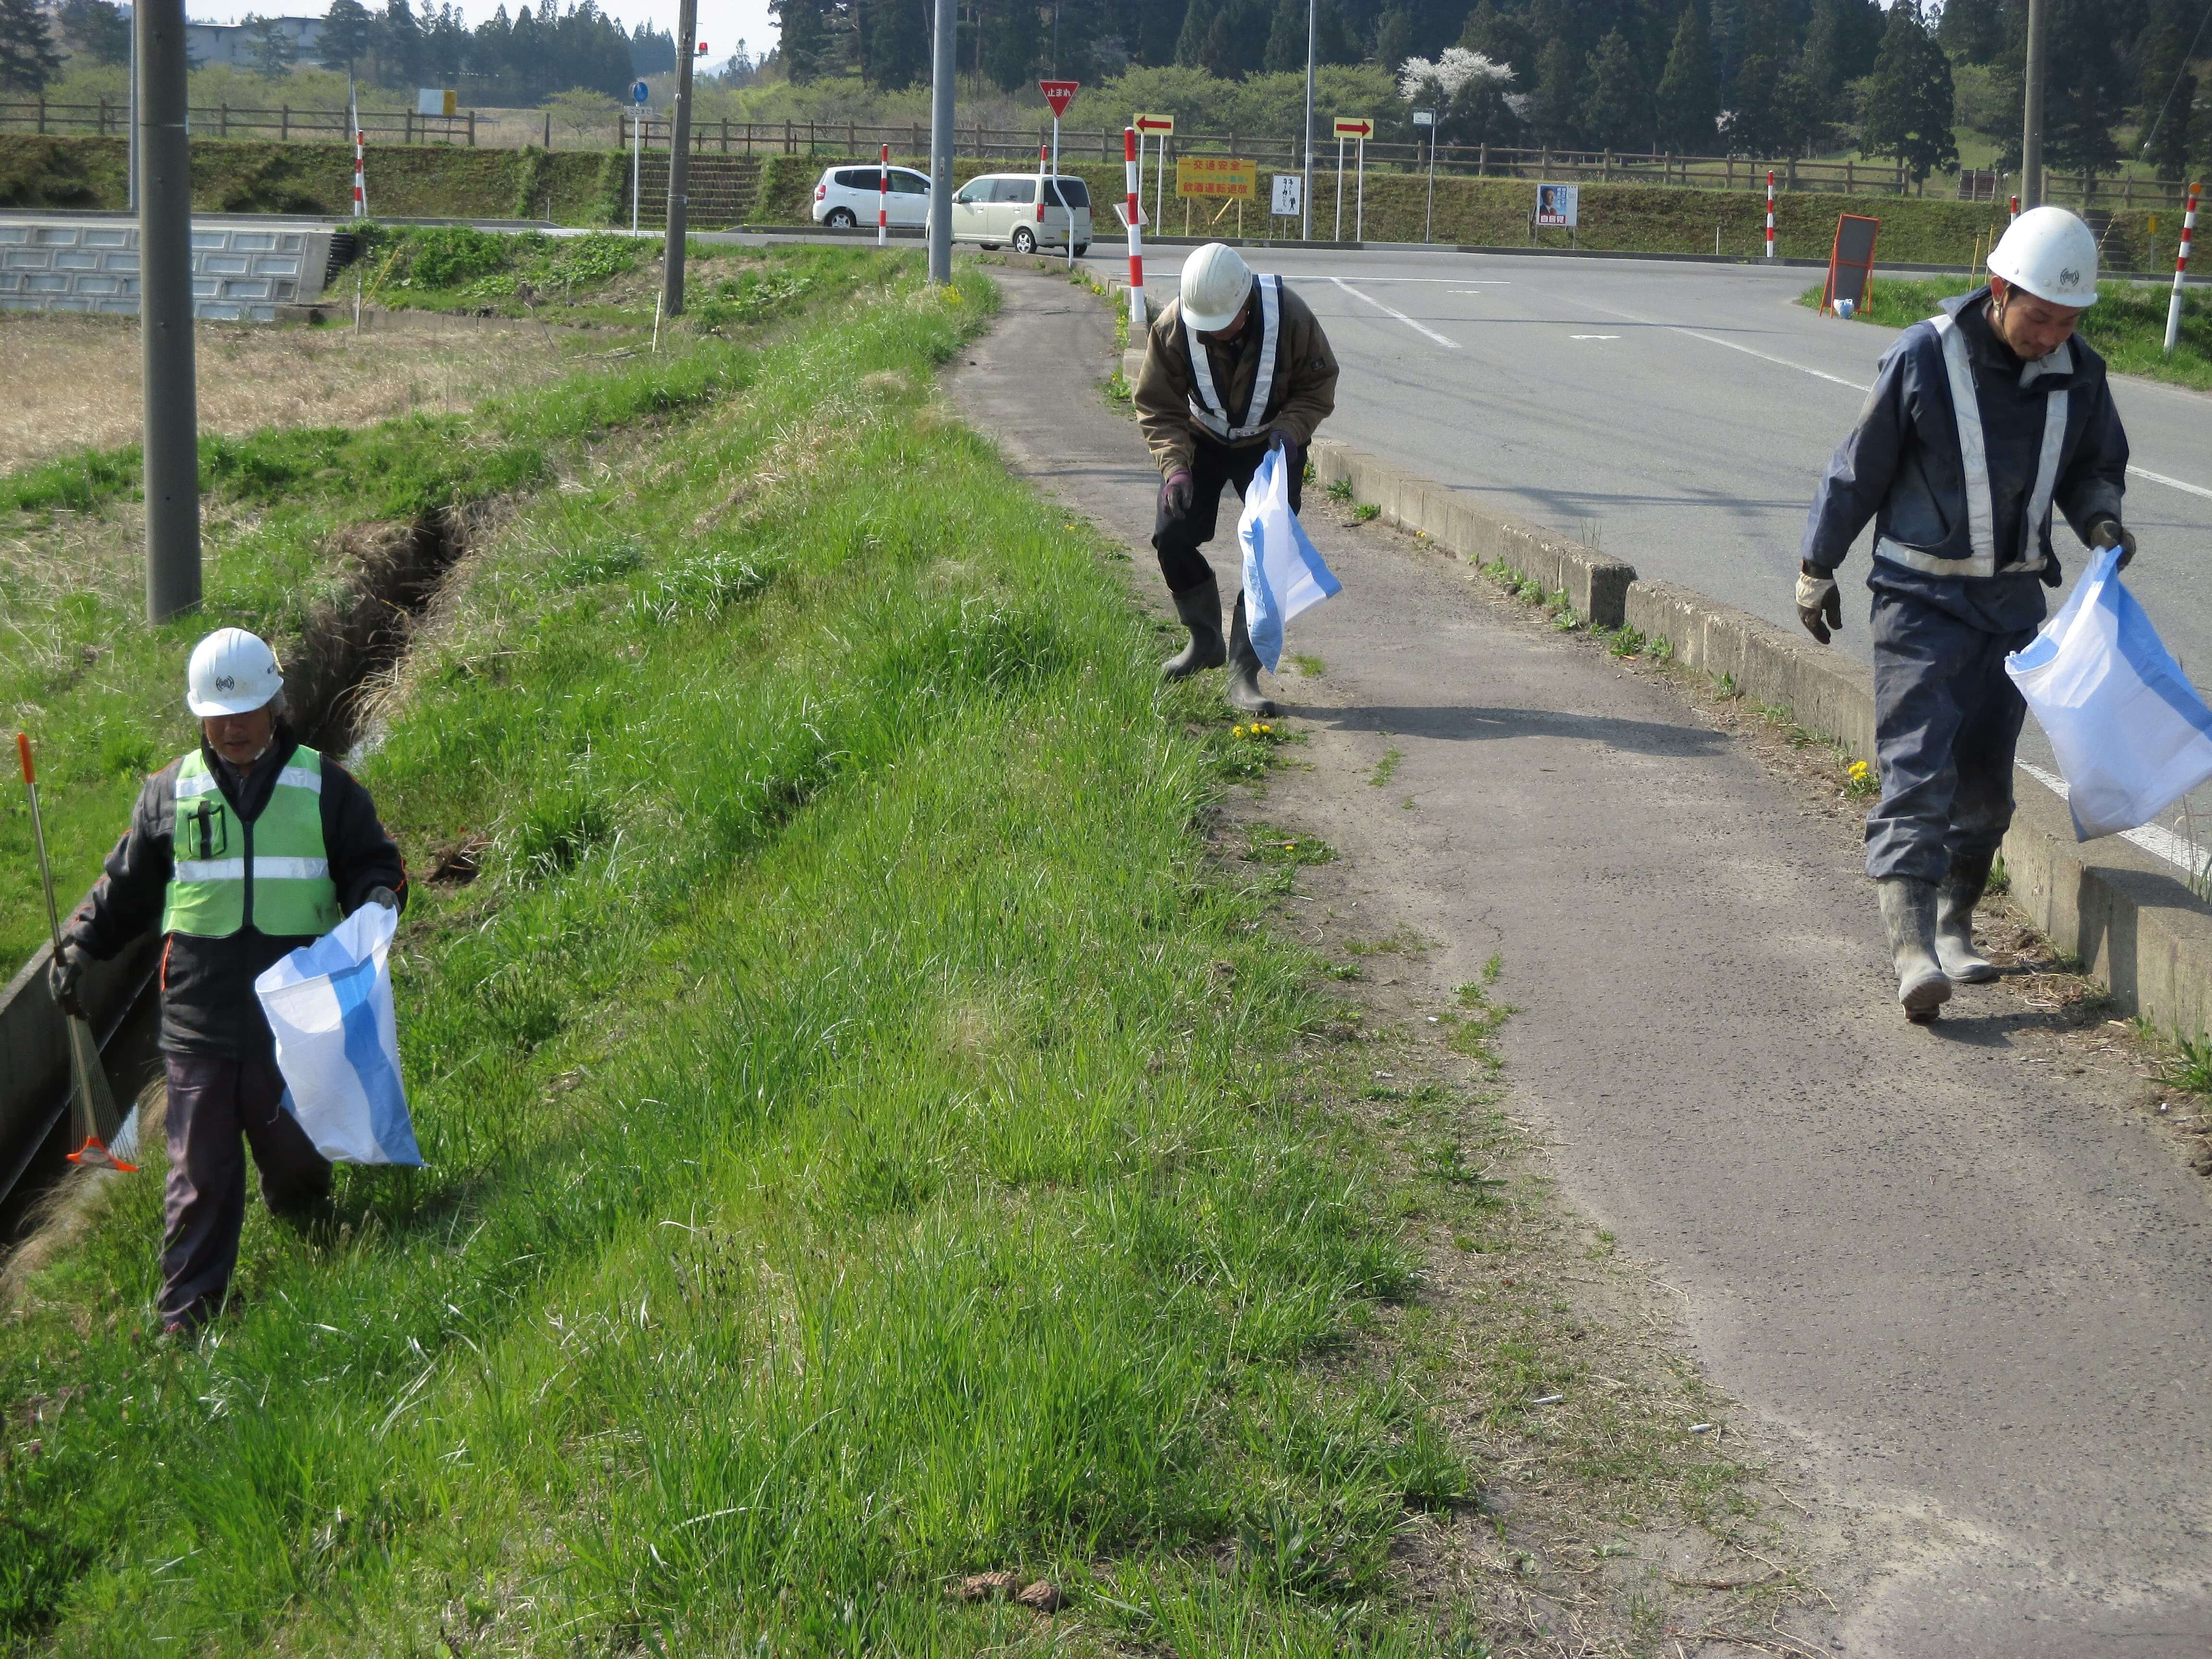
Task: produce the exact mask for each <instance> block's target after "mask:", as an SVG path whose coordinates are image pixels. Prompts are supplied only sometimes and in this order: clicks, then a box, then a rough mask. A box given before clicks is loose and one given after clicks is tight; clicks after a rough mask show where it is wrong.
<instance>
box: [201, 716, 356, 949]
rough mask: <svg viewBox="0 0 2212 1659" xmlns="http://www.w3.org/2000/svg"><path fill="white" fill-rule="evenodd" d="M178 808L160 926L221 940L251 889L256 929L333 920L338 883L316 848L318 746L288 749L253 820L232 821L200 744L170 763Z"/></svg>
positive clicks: (300, 931)
mask: <svg viewBox="0 0 2212 1659" xmlns="http://www.w3.org/2000/svg"><path fill="white" fill-rule="evenodd" d="M176 807H177V813H176V829H175V835H174V838H173V864H174V866H175V870H174V873H173V875H172V876H171V877H170V878H169V893H168V901H167V903H166V904H165V905H164V906H163V907H162V911H161V931H162V932H163V933H190V934H192V935H193V936H195V937H197V938H200V939H224V938H228V936H229V935H230V934H233V933H236V932H238V930H239V929H240V928H241V927H245V926H246V895H247V894H248V893H249V892H251V893H252V896H253V905H252V915H253V926H254V927H255V928H256V929H257V930H258V931H259V932H261V933H270V934H273V935H276V937H278V938H299V937H312V938H316V939H319V938H321V937H322V935H324V934H325V933H329V932H330V931H331V928H333V927H337V925H338V921H339V917H338V890H337V887H336V886H335V885H334V884H332V883H331V866H330V860H329V858H328V856H327V855H326V854H325V850H324V848H323V757H321V756H320V755H319V754H318V753H316V752H315V750H312V749H309V748H307V746H306V745H305V744H302V745H301V747H300V748H298V749H296V750H294V751H293V753H292V757H291V759H289V761H287V762H285V763H284V769H283V771H282V772H280V773H279V774H277V776H276V787H275V788H274V789H272V790H270V792H269V804H268V805H266V806H264V807H263V808H262V809H261V816H260V817H258V818H256V819H255V820H254V821H253V823H252V825H251V827H250V828H249V827H248V826H246V825H245V824H241V823H239V821H238V814H237V813H235V812H234V811H232V810H231V807H230V803H229V802H228V801H227V800H225V799H223V796H222V789H221V788H220V787H217V785H216V779H215V775H214V773H212V772H211V771H210V770H209V769H208V763H207V756H206V755H205V753H204V752H203V751H201V750H194V751H193V752H192V753H191V754H189V755H187V756H185V760H184V763H183V764H182V765H181V766H179V767H178V769H177V793H176ZM249 843H250V848H251V850H250V851H249Z"/></svg>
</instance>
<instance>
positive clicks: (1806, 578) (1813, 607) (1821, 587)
mask: <svg viewBox="0 0 2212 1659" xmlns="http://www.w3.org/2000/svg"><path fill="white" fill-rule="evenodd" d="M1819 568H1820V567H1818V566H1817V565H1815V566H1813V567H1811V568H1807V567H1805V566H1802V565H1801V566H1799V567H1798V569H1797V620H1798V621H1799V622H1801V623H1804V624H1805V631H1806V632H1807V633H1808V634H1810V635H1812V636H1813V637H1814V639H1816V640H1818V641H1820V643H1821V644H1823V645H1826V643H1827V642H1828V641H1829V638H1830V637H1831V636H1832V635H1835V634H1840V633H1842V632H1843V631H1844V600H1843V596H1842V595H1841V594H1840V593H1838V592H1836V579H1835V578H1834V577H1833V576H1832V575H1830V574H1828V573H1827V572H1826V571H1821V572H1820V574H1819V575H1817V576H1816V575H1814V574H1813V572H1814V570H1816V569H1819Z"/></svg>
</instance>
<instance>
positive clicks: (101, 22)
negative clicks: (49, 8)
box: [54, 0, 131, 64]
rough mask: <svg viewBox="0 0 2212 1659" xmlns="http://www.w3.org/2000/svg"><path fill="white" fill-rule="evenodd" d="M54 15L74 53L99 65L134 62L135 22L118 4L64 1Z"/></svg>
mask: <svg viewBox="0 0 2212 1659" xmlns="http://www.w3.org/2000/svg"><path fill="white" fill-rule="evenodd" d="M54 15H55V17H56V18H57V19H58V21H59V22H60V24H61V26H62V39H63V40H66V41H67V42H68V43H69V49H70V51H71V52H76V53H78V54H80V55H82V56H83V57H86V58H90V59H91V60H92V61H93V62H94V63H95V64H125V63H128V62H130V61H131V20H130V18H128V17H126V16H125V15H124V12H123V8H122V7H120V6H118V5H116V4H115V3H114V0H62V3H61V5H60V7H59V8H58V9H57V10H56V12H55V14H54Z"/></svg>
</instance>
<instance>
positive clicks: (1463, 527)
mask: <svg viewBox="0 0 2212 1659" xmlns="http://www.w3.org/2000/svg"><path fill="white" fill-rule="evenodd" d="M1313 459H1314V469H1315V471H1316V474H1317V475H1318V476H1319V477H1320V478H1321V479H1322V481H1323V482H1324V483H1332V482H1334V481H1335V480H1336V479H1339V478H1348V479H1350V480H1351V481H1352V495H1353V496H1354V498H1355V499H1357V500H1359V501H1373V502H1374V503H1375V504H1376V506H1378V507H1381V508H1382V509H1383V517H1385V518H1386V519H1388V520H1389V521H1390V522H1391V523H1393V524H1396V525H1399V526H1402V527H1404V528H1405V529H1407V530H1411V531H1415V532H1419V533H1421V534H1423V535H1425V536H1427V537H1428V538H1430V539H1431V541H1432V542H1433V543H1434V544H1436V545H1437V547H1438V548H1439V549H1440V550H1443V552H1445V553H1447V554H1449V555H1452V556H1456V557H1458V558H1462V559H1465V560H1468V561H1469V562H1481V563H1486V562H1489V561H1491V560H1492V559H1493V558H1497V557H1503V558H1504V559H1505V560H1506V562H1509V563H1510V564H1514V565H1516V566H1518V567H1519V568H1522V570H1525V571H1527V572H1528V574H1530V575H1532V576H1534V577H1535V578H1536V579H1537V580H1539V581H1541V582H1542V583H1543V584H1544V586H1546V587H1547V589H1552V590H1553V591H1556V590H1557V589H1559V588H1561V587H1564V588H1565V589H1566V590H1567V592H1568V594H1569V596H1570V598H1571V600H1572V602H1573V604H1574V606H1575V609H1576V610H1577V611H1579V612H1581V613H1582V614H1583V616H1584V617H1588V618H1589V620H1590V621H1591V622H1592V623H1594V624H1595V625H1596V626H1599V627H1620V626H1622V625H1624V624H1625V625H1626V626H1628V627H1631V628H1634V629H1638V631H1639V632H1641V633H1643V634H1644V635H1647V636H1648V637H1650V638H1652V639H1660V640H1664V641H1667V643H1668V646H1669V647H1672V649H1673V651H1674V656H1675V658H1676V659H1677V660H1679V661H1680V662H1681V663H1683V664H1684V665H1686V666H1688V667H1692V668H1695V669H1698V670H1700V671H1703V672H1705V673H1708V674H1711V675H1714V676H1716V677H1717V676H1719V675H1722V674H1728V675H1731V676H1733V677H1734V680H1735V685H1736V687H1737V688H1738V689H1739V690H1741V691H1742V693H1743V694H1744V695H1745V696H1747V697H1750V698H1752V699H1753V700H1754V701H1755V702H1761V703H1765V704H1767V705H1769V706H1772V707H1779V708H1787V709H1789V710H1790V719H1791V720H1793V721H1794V722H1795V723H1796V724H1797V725H1799V726H1803V727H1804V728H1805V729H1806V730H1807V731H1808V732H1813V733H1814V734H1815V735H1816V736H1819V737H1822V738H1829V739H1831V740H1832V741H1835V742H1838V743H1841V744H1843V745H1844V747H1845V748H1846V749H1847V750H1849V751H1850V753H1851V754H1853V755H1855V756H1857V757H1859V758H1861V759H1863V760H1865V761H1868V762H1869V763H1871V762H1872V761H1873V760H1874V758H1875V750H1874V675H1873V671H1871V670H1869V668H1868V667H1867V666H1866V665H1864V664H1863V663H1860V662H1857V661H1856V660H1854V659H1851V658H1849V657H1846V656H1844V655H1843V654H1842V653H1840V652H1836V651H1832V650H1829V649H1828V648H1826V647H1823V646H1820V645H1819V644H1817V643H1815V642H1814V641H1813V640H1812V639H1810V638H1809V637H1807V636H1804V635H1799V634H1796V633H1792V632H1790V630H1789V629H1782V628H1777V627H1776V626H1775V625H1774V624H1773V623H1769V622H1765V621H1763V620H1761V619H1760V618H1759V617H1753V616H1751V615H1749V614H1748V613H1747V612H1745V611H1738V610H1736V609H1735V608H1734V607H1733V606H1730V605H1722V604H1720V603H1719V602H1717V600H1714V599H1708V598H1707V597H1706V596H1705V595H1704V594H1702V593H1699V592H1696V591H1695V590H1694V589H1692V588H1686V587H1677V586H1674V585H1672V584H1671V583H1667V582H1647V581H1644V580H1641V579H1639V578H1638V576H1637V574H1636V572H1635V570H1634V568H1632V567H1631V566H1629V565H1627V564H1626V563H1625V562H1622V561H1620V560H1619V559H1613V558H1608V557H1607V556H1604V555H1601V554H1594V553H1592V552H1590V551H1589V550H1588V549H1585V548H1580V547H1577V546H1575V545H1574V544H1571V543H1565V542H1560V541H1558V540H1556V539H1555V538H1551V537H1548V536H1547V535H1545V534H1544V533H1543V532H1541V531H1538V530H1534V529H1532V528H1530V527H1529V526H1527V525H1523V524H1520V523H1517V522H1516V521H1515V520H1510V519H1507V518H1504V517H1503V516H1502V515H1498V514H1495V513H1488V512H1486V511H1485V510H1484V509H1483V508H1481V507H1480V506H1478V505H1476V504H1474V502H1473V501H1472V500H1471V498H1470V497H1468V495H1465V494H1464V493H1463V492H1461V491H1457V490H1453V489H1447V488H1445V487H1444V486H1443V485H1441V484H1437V483H1430V482H1429V481H1427V480H1425V479H1422V478H1418V477H1414V476H1413V474H1411V473H1407V472H1405V471H1402V470H1401V469H1399V468H1397V467H1394V466H1391V465H1389V464H1388V463H1386V462H1383V461H1380V460H1377V459H1375V458H1374V457H1373V456H1371V455H1364V454H1362V453H1360V452H1359V451H1358V450H1355V449H1350V448H1347V447H1345V446H1343V445H1341V444H1334V443H1330V442H1328V441H1325V440H1324V441H1320V442H1317V443H1316V444H1315V445H1314V457H1313ZM2013 787H2014V792H2015V794H2016V795H2017V797H2018V798H2019V802H2020V806H2019V811H2018V812H2017V814H2016V816H2015V817H2014V820H2013V826H2012V832H2011V833H2010V834H2009V835H2008V836H2006V837H2005V845H2004V858H2005V869H2006V871H2007V872H2008V874H2009V875H2010V877H2011V879H2012V900H2013V902H2014V903H2015V904H2017V905H2018V906H2019V907H2020V908H2021V910H2022V911H2023V912H2025V913H2026V914H2027V917H2028V918H2029V920H2030V921H2033V923H2034V924H2035V925H2036V927H2039V929H2041V930H2042V932H2043V933H2044V935H2045V937H2046V938H2048V939H2050V940H2051V943H2052V944H2053V945H2057V947H2058V948H2059V949H2060V950H2061V951H2065V952H2066V953H2067V954H2069V956H2072V957H2076V958H2078V959H2079V960H2080V961H2081V963H2082V964H2083V966H2084V967H2085V968H2086V969H2087V971H2088V972H2089V973H2090V974H2091V975H2093V977H2094V978H2096V979H2097V980H2098V981H2100V983H2102V984H2103V985H2105V986H2106V987H2108V988H2109V989H2110V990H2111V991H2112V996H2113V1000H2115V1001H2116V1002H2118V1004H2119V1005H2120V1006H2122V1007H2123V1008H2125V1009H2127V1010H2129V1011H2130V1012H2133V1013H2136V1014H2138V1015H2140V1016H2142V1018H2145V1019H2148V1020H2149V1021H2150V1022H2151V1023H2152V1024H2154V1025H2156V1026H2157V1027H2158V1028H2159V1029H2160V1030H2163V1031H2167V1032H2172V1033H2175V1034H2177V1035H2182V1036H2191V1037H2198V1036H2205V1035H2207V1034H2208V1033H2212V905H2208V904H2206V903H2205V902H2203V901H2202V900H2200V899H2198V898H2197V896H2195V895H2194V894H2192V893H2191V891H2190V890H2189V889H2188V887H2187V886H2186V885H2185V884H2184V882H2183V881H2182V879H2181V873H2180V872H2179V870H2177V869H2176V868H2175V867H2174V866H2172V865H2171V864H2168V863H2166V861H2165V860H2162V859H2159V858H2156V857H2154V856H2153V855H2152V854H2148V853H2146V852H2144V851H2142V850H2141V849H2140V848H2136V847H2135V846H2133V845H2132V844H2130V842H2124V841H2122V840H2121V839H2120V838H2119V837H2118V836H2106V837H2105V838H2103V839H2101V840H2099V841H2095V842H2089V843H2087V845H2083V844H2081V843H2079V842H2075V839H2074V826H2073V820H2072V818H2071V817H2069V814H2068V812H2067V810H2066V804H2065V803H2064V802H2063V801H2062V800H2061V799H2059V798H2058V797H2057V795H2056V794H2055V793H2052V792H2051V790H2050V789H2047V788H2045V787H2044V786H2043V785H2042V784H2041V783H2040V782H2039V781H2036V780H2035V779H2034V778H2033V777H2031V776H2030V775H2028V774H2027V773H2025V772H2016V773H2015V774H2014V780H2013Z"/></svg>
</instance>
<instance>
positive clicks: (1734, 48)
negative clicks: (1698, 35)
mask: <svg viewBox="0 0 2212 1659" xmlns="http://www.w3.org/2000/svg"><path fill="white" fill-rule="evenodd" d="M1743 14H1744V0H1712V9H1711V21H1710V22H1709V24H1708V26H1707V30H1706V33H1707V35H1708V37H1709V38H1710V39H1711V41H1712V46H1713V84H1714V85H1715V87H1717V88H1722V87H1733V86H1734V85H1735V77H1736V71H1737V70H1738V69H1739V68H1740V67H1741V65H1742V63H1743V59H1744V40H1743V37H1744V31H1745V23H1744V15H1743Z"/></svg>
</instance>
